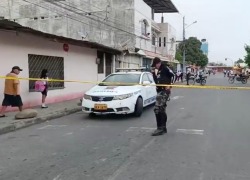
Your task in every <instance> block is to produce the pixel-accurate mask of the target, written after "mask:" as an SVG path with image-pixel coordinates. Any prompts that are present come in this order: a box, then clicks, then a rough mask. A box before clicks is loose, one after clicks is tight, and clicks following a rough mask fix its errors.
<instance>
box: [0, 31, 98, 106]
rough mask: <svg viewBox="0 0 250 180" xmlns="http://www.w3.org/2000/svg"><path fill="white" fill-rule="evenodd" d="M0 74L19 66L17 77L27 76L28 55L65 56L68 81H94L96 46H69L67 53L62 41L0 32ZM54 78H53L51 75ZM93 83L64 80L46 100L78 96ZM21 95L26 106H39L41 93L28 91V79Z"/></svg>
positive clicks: (1, 83) (0, 85) (1, 85)
mask: <svg viewBox="0 0 250 180" xmlns="http://www.w3.org/2000/svg"><path fill="white" fill-rule="evenodd" d="M0 39H1V41H0V64H1V65H0V76H5V75H6V74H7V73H8V72H10V71H11V68H12V67H13V66H16V65H17V66H20V67H21V68H23V72H21V74H20V75H19V77H24V78H28V77H29V69H28V54H37V55H49V56H59V57H64V78H65V79H67V80H82V81H97V80H98V75H97V65H96V56H97V51H96V50H95V49H86V48H82V47H78V46H73V45H69V52H68V53H67V52H64V51H63V45H62V44H61V43H56V42H51V41H47V40H44V39H42V38H38V37H34V36H31V35H26V34H20V33H19V34H18V35H16V33H15V32H0ZM50 78H53V77H50ZM92 86H93V84H82V83H69V82H66V83H65V88H64V89H62V90H51V91H49V93H48V101H47V102H49V103H52V102H57V101H63V100H68V99H73V98H78V97H80V96H82V95H83V94H84V92H85V91H87V90H88V89H90V88H91V87H92ZM3 89H4V80H3V79H0V101H1V100H2V99H3ZM21 95H22V98H23V101H24V104H25V106H26V107H27V106H34V105H39V104H40V101H41V94H40V93H38V92H29V82H28V81H25V80H22V81H21Z"/></svg>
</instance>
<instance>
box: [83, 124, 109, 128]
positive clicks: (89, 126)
mask: <svg viewBox="0 0 250 180" xmlns="http://www.w3.org/2000/svg"><path fill="white" fill-rule="evenodd" d="M109 127H110V126H91V125H88V126H87V128H109Z"/></svg>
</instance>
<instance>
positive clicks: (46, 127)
mask: <svg viewBox="0 0 250 180" xmlns="http://www.w3.org/2000/svg"><path fill="white" fill-rule="evenodd" d="M65 126H67V125H46V126H43V127H41V128H38V129H56V128H61V127H65Z"/></svg>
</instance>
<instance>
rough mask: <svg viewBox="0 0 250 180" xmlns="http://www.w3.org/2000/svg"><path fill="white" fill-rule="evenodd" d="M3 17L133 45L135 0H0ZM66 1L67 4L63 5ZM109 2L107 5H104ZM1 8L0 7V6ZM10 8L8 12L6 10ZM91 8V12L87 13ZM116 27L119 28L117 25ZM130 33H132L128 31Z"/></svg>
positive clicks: (78, 36)
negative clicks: (48, 0)
mask: <svg viewBox="0 0 250 180" xmlns="http://www.w3.org/2000/svg"><path fill="white" fill-rule="evenodd" d="M0 2H1V5H2V6H5V7H6V8H7V9H8V8H9V7H10V11H8V10H6V9H4V12H1V13H0V15H1V14H2V15H3V16H5V18H6V19H15V21H16V22H18V23H20V24H21V25H23V26H28V27H31V28H33V29H36V30H39V31H43V32H47V33H50V34H55V35H59V36H65V37H69V38H73V39H78V40H82V39H85V40H89V41H93V42H98V43H100V44H105V45H107V46H110V47H115V48H118V47H120V46H121V45H122V44H123V43H124V42H128V43H127V46H128V47H129V48H133V47H134V45H135V42H134V36H133V35H132V34H133V33H134V25H133V24H134V22H133V20H134V13H133V10H131V7H133V6H134V0H126V1H124V0H109V1H108V0H84V1H82V0H65V1H51V2H52V3H55V4H52V3H47V2H45V0H37V1H29V2H32V3H33V4H31V3H27V2H25V1H23V0H15V1H10V4H8V3H7V0H0ZM65 4H66V5H65ZM107 5H109V7H108V6H107ZM1 10H2V8H1ZM9 12H10V13H9ZM88 12H92V13H91V15H87V14H86V13H88ZM117 28H118V29H117ZM131 33H132V34H131Z"/></svg>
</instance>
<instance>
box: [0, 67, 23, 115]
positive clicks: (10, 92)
mask: <svg viewBox="0 0 250 180" xmlns="http://www.w3.org/2000/svg"><path fill="white" fill-rule="evenodd" d="M21 71H22V69H21V68H20V67H18V66H14V67H13V68H12V70H11V72H10V73H8V74H7V75H6V77H7V78H13V79H5V86H4V99H3V103H2V109H1V111H0V118H3V117H6V115H5V111H6V109H7V107H8V106H11V107H18V108H19V111H22V107H23V102H22V98H21V96H20V81H19V79H18V75H19V73H20V72H21ZM14 78H15V79H14Z"/></svg>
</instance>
